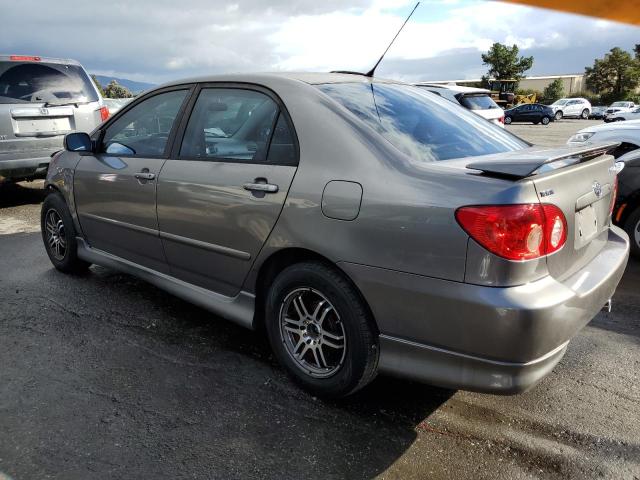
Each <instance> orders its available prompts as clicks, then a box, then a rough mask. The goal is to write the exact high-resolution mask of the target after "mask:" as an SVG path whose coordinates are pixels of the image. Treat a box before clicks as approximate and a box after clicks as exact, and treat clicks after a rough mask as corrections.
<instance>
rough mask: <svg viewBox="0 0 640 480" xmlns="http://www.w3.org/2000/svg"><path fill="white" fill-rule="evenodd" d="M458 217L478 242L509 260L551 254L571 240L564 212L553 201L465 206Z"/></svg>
mask: <svg viewBox="0 0 640 480" xmlns="http://www.w3.org/2000/svg"><path fill="white" fill-rule="evenodd" d="M456 220H457V221H458V223H459V224H460V226H461V227H462V228H463V229H464V230H465V231H466V232H467V233H468V234H469V236H470V237H471V238H473V239H474V240H475V241H476V242H478V243H479V244H480V245H482V246H483V247H484V248H486V249H487V250H489V251H490V252H491V253H494V254H496V255H498V256H500V257H503V258H506V259H508V260H531V259H534V258H539V257H542V256H544V255H549V254H551V253H553V252H556V251H558V250H560V249H561V248H562V246H563V245H564V244H565V242H566V241H567V221H566V219H565V217H564V214H563V213H562V210H560V209H559V208H558V207H556V206H555V205H550V204H539V203H528V204H520V205H480V206H473V207H461V208H459V209H458V210H457V211H456Z"/></svg>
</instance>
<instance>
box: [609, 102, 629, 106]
mask: <svg viewBox="0 0 640 480" xmlns="http://www.w3.org/2000/svg"><path fill="white" fill-rule="evenodd" d="M628 105H629V104H628V103H627V102H613V103H612V104H611V106H612V107H626V106H628Z"/></svg>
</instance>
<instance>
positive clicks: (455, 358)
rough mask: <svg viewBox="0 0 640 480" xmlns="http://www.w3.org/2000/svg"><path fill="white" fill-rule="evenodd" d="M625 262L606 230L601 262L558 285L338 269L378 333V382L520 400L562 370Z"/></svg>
mask: <svg viewBox="0 0 640 480" xmlns="http://www.w3.org/2000/svg"><path fill="white" fill-rule="evenodd" d="M628 256H629V242H628V238H627V236H626V234H625V233H624V232H623V231H622V230H620V229H619V228H617V227H611V229H610V231H609V239H608V241H607V243H606V245H605V247H604V248H603V249H602V250H601V251H600V253H599V254H598V255H597V256H596V257H595V258H594V259H593V260H592V261H591V262H590V263H589V264H587V265H586V266H585V267H584V268H583V269H581V270H580V271H578V272H576V273H575V274H573V275H572V276H571V277H569V278H568V279H565V280H563V281H562V282H559V281H557V280H556V279H554V278H553V277H551V276H547V277H544V278H542V279H540V280H538V281H535V282H531V283H528V284H525V285H520V286H516V287H507V288H499V287H485V286H479V285H471V284H465V283H459V282H451V281H445V280H439V279H434V278H429V277H422V276H419V275H413V274H408V273H402V272H396V271H391V270H385V269H380V268H375V267H369V266H363V265H354V264H349V263H342V264H340V266H341V267H342V268H343V269H344V270H345V271H346V272H347V273H348V274H349V275H350V276H351V278H352V279H353V281H354V282H355V283H356V285H358V287H359V288H360V289H361V291H362V293H363V295H364V297H365V298H366V299H367V301H368V302H369V305H370V307H371V309H372V311H373V314H374V317H375V318H376V321H377V322H378V327H379V329H380V332H381V335H380V369H381V371H383V372H388V373H392V374H395V375H400V376H406V377H411V378H413V379H416V380H420V381H424V382H427V383H432V384H436V385H442V386H446V387H450V388H459V389H466V390H475V391H482V392H491V393H504V394H510V393H518V392H521V391H524V390H526V389H527V388H530V387H531V386H533V385H534V384H535V383H536V382H537V381H538V380H540V379H541V378H543V377H544V376H545V375H546V374H548V373H549V372H550V371H551V369H553V367H554V366H555V365H556V364H557V363H558V362H559V361H560V359H561V358H562V355H563V354H564V351H565V350H566V346H567V343H568V342H569V340H570V339H571V338H573V337H574V336H575V335H576V334H577V332H578V331H579V330H580V329H581V328H582V327H584V326H585V325H586V324H587V323H588V322H589V321H591V319H592V318H593V317H594V316H595V315H596V314H597V313H598V312H599V311H600V309H601V308H602V307H603V305H604V304H605V302H606V301H607V300H608V299H609V298H611V296H612V295H613V293H614V291H615V289H616V287H617V285H618V283H619V281H620V279H621V278H622V274H623V273H624V269H625V266H626V263H627V259H628Z"/></svg>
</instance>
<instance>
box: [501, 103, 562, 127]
mask: <svg viewBox="0 0 640 480" xmlns="http://www.w3.org/2000/svg"><path fill="white" fill-rule="evenodd" d="M553 119H554V113H553V110H552V109H551V108H550V107H547V106H546V105H542V104H540V103H525V104H522V105H518V106H516V107H513V108H509V109H508V110H505V111H504V123H506V124H507V125H508V124H510V123H512V122H527V123H529V122H531V123H533V124H534V125H537V124H538V123H542V124H543V125H548V124H549V122H553Z"/></svg>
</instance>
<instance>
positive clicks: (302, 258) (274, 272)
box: [253, 247, 380, 334]
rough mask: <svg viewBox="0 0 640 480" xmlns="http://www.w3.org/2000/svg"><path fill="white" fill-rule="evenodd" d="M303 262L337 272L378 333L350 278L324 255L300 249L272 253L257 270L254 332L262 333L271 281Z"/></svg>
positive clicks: (363, 297)
mask: <svg viewBox="0 0 640 480" xmlns="http://www.w3.org/2000/svg"><path fill="white" fill-rule="evenodd" d="M303 262H318V263H321V264H323V265H325V266H327V267H329V268H332V269H333V270H335V271H337V272H339V273H340V274H341V275H342V276H343V277H344V278H345V279H346V280H347V282H349V284H351V286H352V287H353V288H354V291H355V292H356V293H357V295H358V296H359V297H360V299H361V300H362V302H363V305H364V306H365V308H366V309H367V312H368V313H369V315H370V318H371V319H372V321H373V327H374V329H375V332H376V334H379V333H380V329H379V328H378V323H377V321H376V319H375V317H374V315H373V311H372V310H371V307H370V306H369V302H367V299H366V298H365V296H364V295H363V294H362V291H361V290H360V288H358V285H356V283H355V282H354V281H353V279H351V277H350V276H349V275H348V274H347V273H346V272H345V271H344V270H342V269H341V268H340V267H339V266H338V265H336V263H335V262H333V261H331V260H329V259H328V258H327V257H325V256H324V255H321V254H319V253H317V252H314V251H313V250H309V249H306V248H301V247H289V248H283V249H280V250H277V251H276V252H273V253H272V254H271V255H270V256H269V257H268V258H267V259H266V260H264V262H262V264H261V265H260V268H259V270H258V274H257V276H256V282H255V290H254V291H255V295H256V299H255V311H254V315H253V328H254V330H258V331H263V330H264V320H265V302H266V297H267V292H268V289H269V285H271V283H272V282H273V280H274V279H275V278H276V277H277V276H278V274H279V273H280V272H282V271H283V270H284V269H285V268H287V267H289V266H291V265H295V264H296V263H303Z"/></svg>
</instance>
